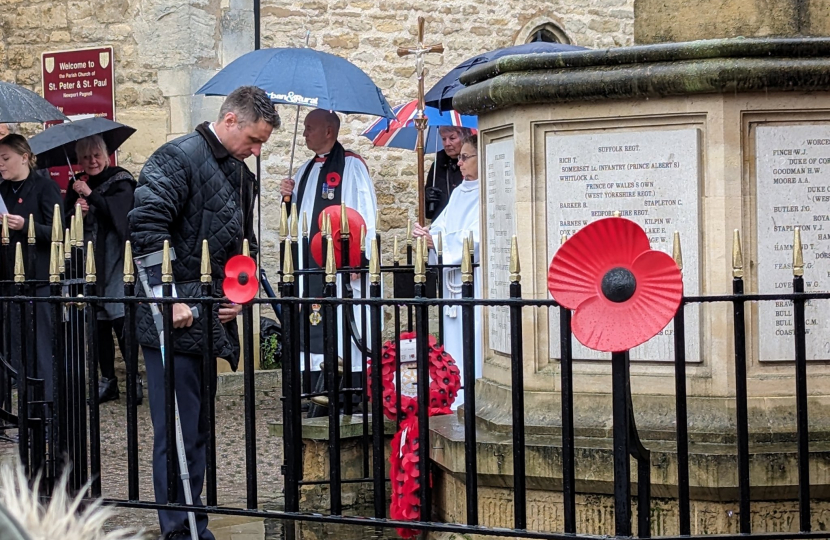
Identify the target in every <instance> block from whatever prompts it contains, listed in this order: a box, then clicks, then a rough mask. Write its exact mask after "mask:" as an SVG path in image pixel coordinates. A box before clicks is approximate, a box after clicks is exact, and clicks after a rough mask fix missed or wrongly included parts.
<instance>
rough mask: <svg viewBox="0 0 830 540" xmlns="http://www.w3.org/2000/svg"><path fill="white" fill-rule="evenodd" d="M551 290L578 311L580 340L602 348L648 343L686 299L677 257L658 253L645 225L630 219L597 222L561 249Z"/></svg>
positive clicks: (553, 265)
mask: <svg viewBox="0 0 830 540" xmlns="http://www.w3.org/2000/svg"><path fill="white" fill-rule="evenodd" d="M548 290H549V291H550V293H551V295H553V298H554V299H555V300H556V301H557V302H559V303H560V304H561V305H563V306H564V307H566V308H569V309H573V310H575V313H574V317H573V322H572V328H573V333H574V335H575V336H576V339H578V340H579V342H580V343H582V344H583V345H585V346H586V347H589V348H591V349H595V350H598V351H606V352H618V351H625V350H628V349H631V348H633V347H636V346H637V345H640V344H642V343H645V342H646V341H648V340H649V339H651V338H652V337H654V336H655V335H657V333H658V332H660V330H662V329H663V328H665V327H666V325H667V324H668V323H669V322H670V321H671V320H672V318H673V317H674V315H675V313H677V308H678V307H679V306H680V300H681V298H682V297H683V279H682V276H681V273H680V269H679V268H678V267H677V264H676V263H675V262H674V260H673V259H672V258H671V257H670V256H669V255H668V254H666V253H663V252H662V251H653V250H652V249H651V247H650V245H649V242H648V236H646V233H645V232H644V231H643V229H641V228H640V226H639V225H637V224H636V223H634V222H633V221H630V220H628V219H625V218H619V217H612V218H606V219H601V220H599V221H595V222H593V223H591V224H590V225H588V226H587V227H585V228H583V229H581V230H580V231H579V232H577V233H576V234H574V235H573V236H572V237H571V238H570V239H569V240H568V241H567V242H565V243H564V244H563V245H562V246H561V247H560V248H559V251H557V252H556V255H555V256H554V257H553V261H551V263H550V269H549V271H548Z"/></svg>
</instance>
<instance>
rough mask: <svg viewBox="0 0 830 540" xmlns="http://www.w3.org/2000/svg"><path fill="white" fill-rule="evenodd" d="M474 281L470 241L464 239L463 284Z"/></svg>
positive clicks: (462, 251) (462, 255)
mask: <svg viewBox="0 0 830 540" xmlns="http://www.w3.org/2000/svg"><path fill="white" fill-rule="evenodd" d="M471 281H473V257H472V254H471V253H470V239H469V238H464V243H463V245H462V250H461V282H462V283H470V282H471Z"/></svg>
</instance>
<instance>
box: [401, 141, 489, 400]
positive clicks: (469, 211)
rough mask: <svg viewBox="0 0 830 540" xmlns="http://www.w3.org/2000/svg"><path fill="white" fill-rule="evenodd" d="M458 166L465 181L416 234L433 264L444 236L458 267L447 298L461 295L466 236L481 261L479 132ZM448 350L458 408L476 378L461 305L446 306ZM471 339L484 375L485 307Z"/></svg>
mask: <svg viewBox="0 0 830 540" xmlns="http://www.w3.org/2000/svg"><path fill="white" fill-rule="evenodd" d="M458 166H459V168H460V169H461V174H462V175H463V176H464V181H463V182H462V183H461V185H459V186H458V187H457V188H455V190H453V192H452V195H450V200H449V202H448V203H447V206H446V207H445V208H444V210H443V211H442V212H441V213H440V214H439V215H438V217H437V218H435V221H433V222H432V225H431V226H430V228H429V229H426V228H424V227H421V226H420V225H418V224H416V225H415V229H414V231H413V234H414V236H416V237H423V238H425V239H426V242H427V245H428V246H429V248H430V251H429V259H430V264H436V263H437V262H438V257H437V255H436V253H435V245H436V244H437V243H438V235H439V234H440V235H441V236H442V242H443V263H444V265H445V266H453V267H454V268H445V269H444V278H443V280H442V285H443V289H444V291H443V292H444V298H446V299H451V298H461V268H460V266H461V256H462V253H463V245H464V239H465V238H470V236H472V238H473V248H474V255H473V262H474V263H478V262H479V242H480V238H481V235H480V231H479V229H480V227H479V192H480V189H479V185H480V182H479V179H478V139H477V137H476V136H475V135H473V136H472V137H470V138H468V139H467V140H465V141H464V145H463V146H462V147H461V153H460V154H459V156H458ZM473 283H474V296H475V298H481V296H482V294H481V268H480V267H476V268H475V271H474V273H473ZM443 318H444V350H445V351H447V352H448V353H449V354H450V356H452V357H453V359H454V360H455V362H456V364H457V365H458V368H459V370H461V372H462V373H461V386H462V390H461V391H460V392H459V393H458V397H457V398H456V399H455V402H454V403H453V405H452V409H453V410H455V409H456V408H458V406H459V405H460V404H462V403H464V391H463V388H464V387H465V386H466V385H467V384H472V381H469V382H465V380H464V373H463V362H464V352H463V351H464V345H463V339H464V335H463V331H462V329H463V318H462V315H461V306H444V312H443ZM470 338H471V339H473V340H474V342H475V378H476V379H478V378H479V377H481V368H482V358H481V307H476V308H475V332H474V334H473V335H472V336H470Z"/></svg>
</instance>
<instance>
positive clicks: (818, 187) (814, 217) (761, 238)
mask: <svg viewBox="0 0 830 540" xmlns="http://www.w3.org/2000/svg"><path fill="white" fill-rule="evenodd" d="M755 171H756V186H757V189H756V198H755V201H756V203H755V204H756V215H757V227H756V231H757V246H758V251H757V253H758V256H757V261H756V264H757V268H758V292H760V293H769V294H782V293H791V292H792V287H793V273H792V248H793V234H794V229H795V227H799V228H800V229H801V242H802V244H803V247H802V252H803V255H804V290H805V291H806V292H827V290H828V284H830V125H828V124H824V125H821V124H819V125H766V126H758V127H757V128H756V130H755ZM828 307H830V304H828V300H817V301H809V302H807V304H806V306H805V310H804V311H805V319H806V321H805V322H806V334H807V336H806V337H807V359H808V360H827V359H830V337H828V336H830V334H828V330H830V317H828ZM793 330H794V326H793V308H792V302H790V301H788V300H776V301H769V302H758V341H759V342H758V346H759V358H760V360H771V361H781V360H789V361H792V360H793V359H794V354H795V353H794V349H793V347H794V337H793V336H794V333H793Z"/></svg>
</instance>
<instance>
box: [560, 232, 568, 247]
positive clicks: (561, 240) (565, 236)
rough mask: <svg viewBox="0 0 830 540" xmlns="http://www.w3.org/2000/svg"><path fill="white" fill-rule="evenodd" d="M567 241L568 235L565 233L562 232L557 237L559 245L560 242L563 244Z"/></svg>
mask: <svg viewBox="0 0 830 540" xmlns="http://www.w3.org/2000/svg"><path fill="white" fill-rule="evenodd" d="M567 241H568V235H567V234H565V233H562V236H560V237H559V245H560V246H561V245H562V244H564V243H565V242H567Z"/></svg>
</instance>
